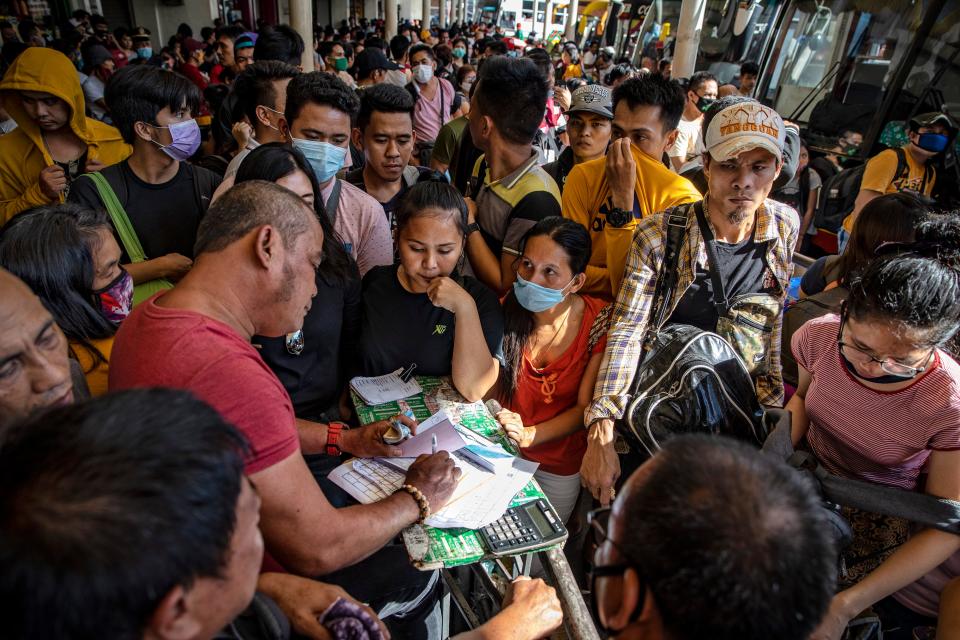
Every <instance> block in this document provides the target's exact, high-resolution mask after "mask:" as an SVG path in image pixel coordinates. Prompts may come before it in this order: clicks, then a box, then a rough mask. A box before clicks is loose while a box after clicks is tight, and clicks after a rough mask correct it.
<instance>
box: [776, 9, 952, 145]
mask: <svg viewBox="0 0 960 640" xmlns="http://www.w3.org/2000/svg"><path fill="white" fill-rule="evenodd" d="M929 4H930V0H925V1H924V2H916V3H914V4H911V3H908V2H904V1H902V0H901V1H897V0H893V1H890V0H856V2H849V0H826V1H824V2H812V1H809V0H803V1H801V2H797V3H794V4H792V5H791V7H790V8H789V9H788V11H789V12H790V13H789V14H788V15H787V16H786V17H785V22H784V24H785V25H786V27H785V28H784V29H782V30H781V31H782V33H781V34H780V35H781V37H780V38H779V39H778V42H777V43H776V46H775V49H774V54H773V57H772V58H771V64H770V65H769V66H768V67H767V68H768V69H769V70H770V73H771V76H770V77H771V81H770V83H769V85H767V86H768V87H769V89H768V92H767V94H766V95H765V96H764V98H765V99H766V100H769V101H771V102H772V104H773V105H774V107H775V108H776V109H777V111H779V112H780V113H781V114H783V115H784V116H785V117H789V118H791V119H793V120H796V121H799V122H802V123H806V124H807V128H808V130H809V131H810V132H812V133H815V134H821V135H824V136H835V135H836V134H838V133H839V132H840V131H842V130H843V129H848V128H852V129H855V130H860V131H864V130H866V129H867V128H869V126H870V122H871V119H872V117H873V115H874V114H875V113H876V112H877V110H878V109H879V107H880V105H881V102H882V100H883V94H884V91H885V90H886V88H887V86H888V85H889V83H890V82H891V80H892V79H893V77H894V75H895V73H896V71H897V69H898V67H899V66H900V65H901V64H902V62H903V60H904V56H905V55H906V53H907V51H908V50H909V48H910V46H911V43H912V42H913V40H914V38H915V34H916V31H917V28H918V27H919V25H920V23H921V21H922V20H923V16H924V7H927V6H929ZM956 6H957V0H950V1H949V2H948V3H947V5H946V8H945V9H944V11H943V12H941V17H948V14H953V13H955V9H956ZM955 22H956V20H955V19H954V23H955ZM944 26H945V24H944V25H939V27H940V28H941V31H943V27H944ZM944 39H949V38H945V32H944V33H941V36H940V38H939V39H938V38H934V37H933V36H931V38H929V39H928V40H930V42H929V43H928V44H927V45H926V48H930V49H931V50H934V49H936V50H939V49H941V48H942V45H943V42H944ZM950 49H951V50H952V49H953V47H952V46H951V47H950ZM923 57H924V56H921V58H923ZM926 57H927V58H931V59H932V58H934V57H937V56H936V55H929V56H926ZM918 62H920V60H918ZM929 77H930V76H927V80H929ZM914 83H920V84H924V76H923V75H922V72H918V74H917V76H916V79H915V80H914ZM908 84H910V83H909V82H908ZM905 89H907V87H905Z"/></svg>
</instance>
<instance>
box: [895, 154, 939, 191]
mask: <svg viewBox="0 0 960 640" xmlns="http://www.w3.org/2000/svg"><path fill="white" fill-rule="evenodd" d="M894 151H896V152H897V177H896V178H894V179H895V180H899V179H900V178H901V177H902V176H903V174H904V173H907V174H909V173H910V167H909V166H908V165H907V152H906V151H904V150H903V147H896V148H895V149H894ZM932 172H933V167H932V166H930V164H929V163H924V165H923V182H921V183H920V195H923V192H924V191H926V190H927V180H928V179H929V178H930V174H931V173H932Z"/></svg>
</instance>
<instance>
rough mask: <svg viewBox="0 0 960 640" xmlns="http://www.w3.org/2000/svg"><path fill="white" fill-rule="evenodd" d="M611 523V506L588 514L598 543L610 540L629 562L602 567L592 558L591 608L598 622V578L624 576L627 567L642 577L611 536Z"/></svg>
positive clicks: (589, 570)
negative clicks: (609, 529) (609, 531)
mask: <svg viewBox="0 0 960 640" xmlns="http://www.w3.org/2000/svg"><path fill="white" fill-rule="evenodd" d="M609 525H610V507H600V508H599V509H594V510H593V511H591V512H590V513H588V514H587V526H589V527H590V528H591V529H593V532H594V534H595V535H596V538H597V544H598V547H599V545H602V544H603V543H604V542H609V543H610V544H611V545H613V548H614V549H616V550H617V552H618V553H619V554H620V555H621V556H622V557H623V558H625V559H626V560H627V562H618V563H615V564H607V565H604V566H602V567H598V566H597V565H596V563H595V562H594V561H592V560H591V562H590V566H589V567H588V576H589V579H590V609H591V613H593V619H594V620H596V621H597V622H598V623H599V622H600V611H599V606H598V604H597V578H608V577H616V576H622V575H623V574H624V572H625V571H626V570H627V569H633V570H634V571H636V572H637V575H638V576H640V577H641V580H642V574H641V573H640V569H639V567H638V566H637V563H636V562H635V561H633V560H631V559H630V556H629V555H628V554H626V553H625V552H624V550H623V549H622V548H621V547H620V546H619V545H618V544H617V543H616V542H614V541H613V539H611V538H610V535H609V533H608V532H607V531H608V528H609ZM642 606H643V602H642V600H641V601H640V602H638V603H637V609H639V608H641V607H642ZM638 613H639V612H638V611H634V614H633V615H632V616H631V618H634V617H636V616H637V614H638Z"/></svg>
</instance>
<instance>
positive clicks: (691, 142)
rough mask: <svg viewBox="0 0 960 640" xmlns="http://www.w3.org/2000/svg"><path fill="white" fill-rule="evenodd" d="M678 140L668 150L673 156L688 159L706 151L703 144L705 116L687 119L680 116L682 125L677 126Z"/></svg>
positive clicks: (670, 155) (668, 153) (669, 154)
mask: <svg viewBox="0 0 960 640" xmlns="http://www.w3.org/2000/svg"><path fill="white" fill-rule="evenodd" d="M677 131H678V133H677V140H676V142H674V143H673V146H672V147H670V150H669V151H667V155H668V156H669V157H671V158H683V159H684V160H686V161H689V160H692V159H693V158H694V157H696V156H699V155H700V154H702V153H703V152H704V151H705V148H704V146H703V135H702V133H703V118H698V119H696V120H686V119H684V118H680V125H679V126H678V127H677Z"/></svg>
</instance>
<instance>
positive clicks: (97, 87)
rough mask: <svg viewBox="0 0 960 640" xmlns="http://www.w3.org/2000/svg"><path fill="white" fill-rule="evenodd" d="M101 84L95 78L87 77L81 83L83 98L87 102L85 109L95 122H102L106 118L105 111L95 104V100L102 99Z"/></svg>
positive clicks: (102, 87)
mask: <svg viewBox="0 0 960 640" xmlns="http://www.w3.org/2000/svg"><path fill="white" fill-rule="evenodd" d="M103 89H104V86H103V83H102V82H100V79H99V78H97V77H96V76H93V75H90V76H87V78H86V80H84V81H83V97H84V99H85V100H86V102H87V108H88V109H89V110H90V115H92V116H93V117H94V118H96V119H97V120H103V119H104V118H106V116H107V111H106V109H104V108H102V107H101V106H100V105H98V104H97V100H102V99H103Z"/></svg>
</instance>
